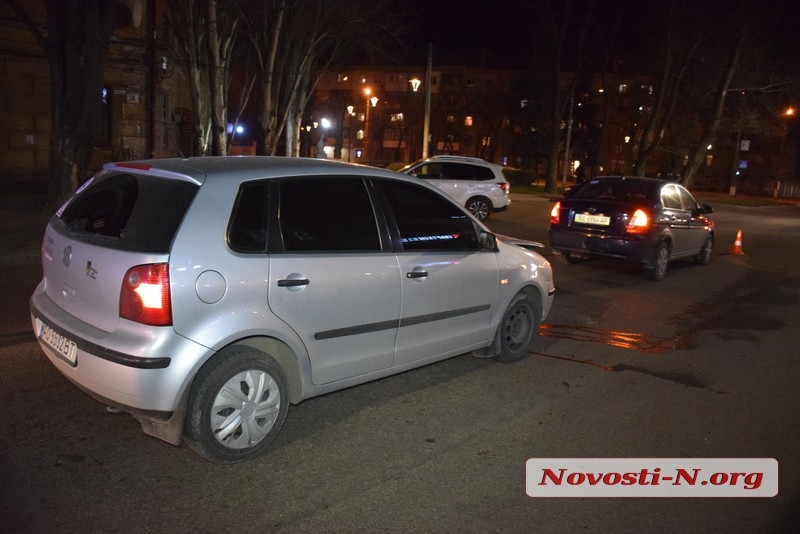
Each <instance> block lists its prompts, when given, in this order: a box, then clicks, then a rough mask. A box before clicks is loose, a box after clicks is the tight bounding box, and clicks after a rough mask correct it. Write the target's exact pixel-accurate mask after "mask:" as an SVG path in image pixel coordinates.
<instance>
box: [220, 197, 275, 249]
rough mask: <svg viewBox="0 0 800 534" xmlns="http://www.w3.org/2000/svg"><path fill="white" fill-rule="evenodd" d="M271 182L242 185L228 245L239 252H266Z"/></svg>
mask: <svg viewBox="0 0 800 534" xmlns="http://www.w3.org/2000/svg"><path fill="white" fill-rule="evenodd" d="M268 206H269V182H253V183H246V184H244V185H242V187H241V189H240V190H239V198H238V199H237V200H236V205H235V207H234V208H233V215H232V216H231V223H230V227H229V230H228V245H229V246H230V247H231V248H232V249H233V250H235V251H237V252H266V250H267V235H268V226H267V224H268V218H267V213H268Z"/></svg>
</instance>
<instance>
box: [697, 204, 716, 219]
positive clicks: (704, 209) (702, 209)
mask: <svg viewBox="0 0 800 534" xmlns="http://www.w3.org/2000/svg"><path fill="white" fill-rule="evenodd" d="M713 212H714V210H713V209H711V206H709V205H708V204H701V205H700V206H698V207H697V208H696V209H695V210H694V214H693V215H694V216H695V217H696V216H698V215H707V214H709V213H713Z"/></svg>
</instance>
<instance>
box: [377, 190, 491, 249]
mask: <svg viewBox="0 0 800 534" xmlns="http://www.w3.org/2000/svg"><path fill="white" fill-rule="evenodd" d="M379 188H380V189H381V190H382V191H383V193H384V195H385V197H386V200H387V202H388V204H389V207H390V208H391V210H392V214H393V215H394V220H395V222H396V223H397V229H398V231H399V233H400V242H401V243H402V246H403V249H404V250H477V249H478V240H477V237H476V235H475V227H474V225H473V222H472V219H471V218H470V216H469V215H467V214H465V213H464V212H463V211H461V210H460V209H458V207H457V206H455V205H454V204H453V203H452V202H450V201H448V200H447V199H445V198H443V197H442V196H441V195H438V194H436V192H434V191H429V190H428V189H425V188H423V187H419V186H416V185H414V184H408V183H404V182H392V181H382V182H379Z"/></svg>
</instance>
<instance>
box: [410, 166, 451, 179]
mask: <svg viewBox="0 0 800 534" xmlns="http://www.w3.org/2000/svg"><path fill="white" fill-rule="evenodd" d="M442 167H443V164H442V163H426V164H424V165H420V166H419V167H417V168H416V169H414V172H413V173H412V174H414V175H415V176H419V177H420V178H424V179H426V180H436V179H438V178H442V177H443V176H442V174H443V173H442Z"/></svg>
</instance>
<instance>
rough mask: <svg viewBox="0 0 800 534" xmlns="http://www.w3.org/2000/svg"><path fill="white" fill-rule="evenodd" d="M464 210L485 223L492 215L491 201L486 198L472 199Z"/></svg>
mask: <svg viewBox="0 0 800 534" xmlns="http://www.w3.org/2000/svg"><path fill="white" fill-rule="evenodd" d="M466 208H467V209H468V210H469V212H470V213H471V214H472V215H473V216H474V217H475V218H476V219H478V220H479V221H485V220H486V219H488V218H489V216H490V215H491V214H492V201H491V200H489V199H488V198H486V197H472V198H471V199H469V200H467V205H466Z"/></svg>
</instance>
